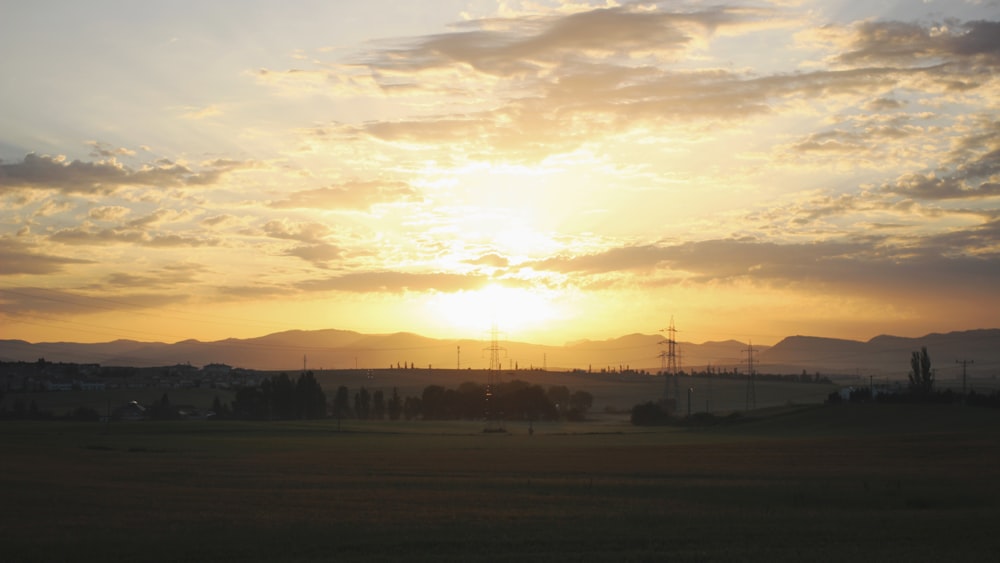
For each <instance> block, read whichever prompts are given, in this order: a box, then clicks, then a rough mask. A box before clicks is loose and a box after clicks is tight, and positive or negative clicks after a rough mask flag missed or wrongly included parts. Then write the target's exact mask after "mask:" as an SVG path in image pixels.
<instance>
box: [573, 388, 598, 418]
mask: <svg viewBox="0 0 1000 563" xmlns="http://www.w3.org/2000/svg"><path fill="white" fill-rule="evenodd" d="M569 406H570V408H571V409H573V410H576V411H580V412H581V413H583V414H586V413H587V411H588V410H590V407H592V406H594V396H593V395H591V394H590V393H588V392H586V391H576V392H574V393H573V394H572V395H571V396H570V398H569Z"/></svg>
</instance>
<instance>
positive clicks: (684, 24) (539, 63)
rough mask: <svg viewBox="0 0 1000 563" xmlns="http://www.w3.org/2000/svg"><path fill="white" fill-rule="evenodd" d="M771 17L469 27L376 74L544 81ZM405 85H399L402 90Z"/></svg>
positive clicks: (671, 16) (625, 13)
mask: <svg viewBox="0 0 1000 563" xmlns="http://www.w3.org/2000/svg"><path fill="white" fill-rule="evenodd" d="M768 15H771V13H770V12H765V11H751V10H747V9H736V8H729V7H715V8H707V9H702V10H692V11H688V12H663V11H652V10H646V9H643V7H642V6H639V5H636V4H629V5H625V6H618V7H613V8H601V9H596V10H591V11H587V12H579V13H574V14H569V15H561V16H552V17H522V18H516V19H488V20H479V21H476V22H465V23H464V24H462V25H461V26H460V27H461V28H464V29H461V30H459V31H456V32H452V33H444V34H439V35H434V36H430V37H425V38H420V39H417V40H414V41H412V42H410V43H409V44H407V45H405V46H401V47H398V48H395V49H387V50H386V51H384V52H382V53H378V54H376V55H374V56H373V57H372V58H371V59H370V60H369V61H368V63H369V64H370V66H371V67H372V68H373V69H375V70H376V71H383V72H385V71H390V70H391V71H395V72H394V73H393V74H392V76H393V77H396V76H398V72H399V71H411V72H412V71H419V70H426V69H430V68H436V67H445V66H451V65H468V66H469V67H471V68H474V69H476V70H478V71H480V72H485V73H488V74H494V75H500V76H505V77H513V76H521V75H524V74H531V73H536V72H538V71H539V70H541V69H542V68H544V67H549V66H551V65H552V64H553V63H559V62H563V61H565V60H567V59H574V60H579V59H586V58H593V59H604V58H607V57H614V56H619V57H629V56H632V55H634V54H635V53H643V52H654V51H655V52H658V53H663V52H674V53H680V52H681V51H682V50H683V49H684V48H685V47H686V46H687V45H688V44H689V43H690V42H691V40H692V33H699V34H709V33H712V32H713V31H715V30H716V29H717V28H719V27H722V26H735V25H741V24H746V23H748V22H754V21H760V20H761V19H763V18H765V17H767V16H768ZM396 84H398V83H396Z"/></svg>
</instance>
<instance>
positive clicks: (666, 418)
mask: <svg viewBox="0 0 1000 563" xmlns="http://www.w3.org/2000/svg"><path fill="white" fill-rule="evenodd" d="M631 420H632V424H633V425H635V426H658V425H662V424H669V423H670V415H669V414H668V413H667V411H665V410H664V409H663V407H662V406H660V405H658V404H656V403H654V402H652V401H650V402H648V403H643V404H641V405H636V406H634V407H632V417H631Z"/></svg>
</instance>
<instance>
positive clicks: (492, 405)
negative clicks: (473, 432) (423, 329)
mask: <svg viewBox="0 0 1000 563" xmlns="http://www.w3.org/2000/svg"><path fill="white" fill-rule="evenodd" d="M490 391H491V396H490V402H489V404H487V399H486V386H485V385H483V384H480V383H476V382H472V381H466V382H464V383H462V384H460V385H459V386H457V387H455V388H448V387H444V386H442V385H428V386H427V387H425V388H424V389H423V391H422V392H421V393H420V395H419V396H405V397H404V396H402V395H400V394H399V391H398V389H397V388H395V387H394V388H393V389H392V391H391V393H389V394H387V393H386V392H384V391H383V390H381V389H375V390H371V389H368V388H366V387H363V386H362V387H361V388H359V389H357V390H356V391H354V392H353V393H352V392H351V390H350V389H349V388H348V387H347V386H344V385H341V386H339V387H338V388H337V390H336V391H335V392H334V393H333V395H332V397H331V398H330V400H327V396H326V394H325V393H324V391H323V389H322V387H321V386H320V385H319V383H318V382H317V381H316V378H315V377H314V375H313V373H312V372H304V373H302V374H301V375H299V377H298V379H297V380H295V381H294V382H293V381H292V379H291V378H289V377H288V375H286V374H284V373H282V374H279V375H276V376H273V377H271V378H270V379H266V380H264V382H263V383H261V385H260V386H257V387H244V388H241V389H239V390H238V391H237V392H236V395H235V397H234V399H233V402H232V405H231V406H228V405H225V404H222V403H220V401H219V400H218V398H216V401H215V403H214V404H213V405H212V410H213V411H214V412H215V413H216V415H217V417H218V418H238V419H249V420H295V419H315V418H325V417H332V418H337V419H348V418H351V419H358V420H477V419H484V418H486V417H488V416H498V417H501V418H503V419H507V420H558V419H561V418H565V419H568V420H582V419H584V418H585V417H586V415H587V412H588V411H589V410H590V408H591V407H592V406H593V403H594V397H593V395H591V394H590V393H588V392H586V391H581V390H577V391H570V389H569V388H568V387H566V386H565V385H554V386H550V387H548V388H547V389H546V388H543V387H542V386H541V385H536V384H531V383H528V382H525V381H521V380H513V381H509V382H503V383H499V384H496V385H494V386H493V388H492V389H491V390H490ZM487 409H489V410H490V411H492V412H487Z"/></svg>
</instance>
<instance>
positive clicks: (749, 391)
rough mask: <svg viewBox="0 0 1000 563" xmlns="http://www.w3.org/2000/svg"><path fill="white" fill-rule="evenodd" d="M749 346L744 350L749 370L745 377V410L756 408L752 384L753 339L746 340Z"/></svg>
mask: <svg viewBox="0 0 1000 563" xmlns="http://www.w3.org/2000/svg"><path fill="white" fill-rule="evenodd" d="M748 344H749V346H748V347H747V349H746V350H744V352H746V353H747V371H748V372H750V374H749V376H748V377H747V404H746V410H748V411H749V410H750V409H752V408H753V409H755V408H757V389H756V388H755V386H754V369H753V354H754V352H756V351H757V350H756V349H755V348H754V347H753V341H752V340H750V341H748Z"/></svg>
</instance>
